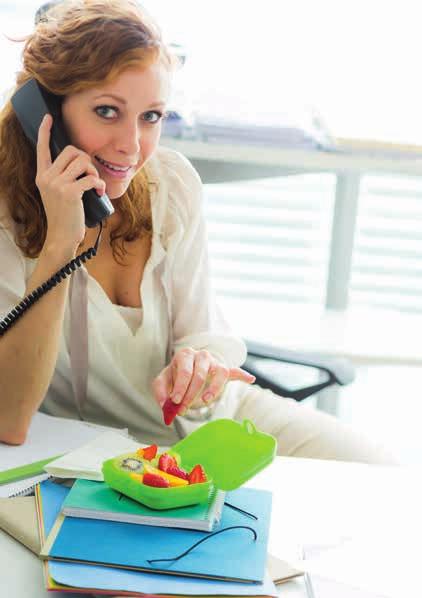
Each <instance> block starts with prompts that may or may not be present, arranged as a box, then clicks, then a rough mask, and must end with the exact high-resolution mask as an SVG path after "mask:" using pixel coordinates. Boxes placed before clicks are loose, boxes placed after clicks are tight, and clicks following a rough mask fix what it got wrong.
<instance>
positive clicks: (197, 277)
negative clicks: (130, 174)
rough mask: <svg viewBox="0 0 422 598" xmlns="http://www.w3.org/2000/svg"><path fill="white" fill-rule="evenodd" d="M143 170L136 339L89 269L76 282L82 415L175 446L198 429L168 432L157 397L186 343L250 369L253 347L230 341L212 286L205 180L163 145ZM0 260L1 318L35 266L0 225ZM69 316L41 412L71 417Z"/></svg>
mask: <svg viewBox="0 0 422 598" xmlns="http://www.w3.org/2000/svg"><path fill="white" fill-rule="evenodd" d="M145 168H146V171H147V174H148V179H149V181H150V182H151V183H152V185H151V209H152V219H153V238H152V248H151V255H150V257H149V259H148V261H147V264H146V266H145V270H144V275H143V279H142V283H141V289H140V291H141V297H142V305H143V319H142V324H141V326H140V327H139V328H138V329H137V330H136V332H135V334H134V333H133V332H132V330H131V329H130V328H129V326H128V324H127V322H126V321H125V318H124V317H122V314H121V313H120V311H119V309H118V308H117V306H115V305H114V304H112V303H111V301H110V299H109V298H108V296H107V295H106V294H105V292H104V290H103V289H102V287H101V286H100V285H99V284H98V283H97V281H96V280H95V279H94V278H92V277H91V276H89V274H88V272H87V270H86V269H85V268H84V267H82V268H81V269H80V271H77V273H76V272H75V273H74V274H73V276H72V278H73V279H75V280H77V279H78V278H81V277H84V276H85V280H86V282H87V302H88V311H87V315H88V346H89V359H88V364H89V366H88V382H87V399H86V401H85V403H84V405H83V408H82V417H83V419H86V420H88V421H93V422H97V423H100V424H104V425H112V426H121V427H126V426H127V427H129V431H130V432H131V433H132V434H134V435H135V436H137V437H138V438H139V439H140V440H143V441H145V442H153V441H155V442H159V443H161V444H172V443H173V442H175V441H177V440H178V439H179V438H180V436H181V435H182V434H184V433H186V432H187V431H189V430H190V429H192V423H191V422H189V421H187V420H186V419H185V418H176V420H175V422H176V425H173V426H170V427H169V428H168V427H166V426H165V425H164V424H163V420H162V412H161V410H160V408H159V406H158V405H157V403H156V401H155V400H154V398H153V396H152V392H151V382H152V380H153V379H154V377H155V376H157V374H158V373H159V372H160V371H161V370H162V369H163V368H164V367H165V365H167V364H168V362H169V359H170V357H171V355H172V354H173V353H174V352H175V350H177V349H179V348H180V347H183V346H190V347H193V348H194V349H201V348H204V349H207V350H208V351H210V352H211V353H212V354H213V355H214V356H216V357H217V358H218V359H219V360H221V361H222V362H224V363H225V364H227V365H228V366H229V367H236V366H239V365H241V364H242V363H243V361H244V360H245V357H246V348H245V345H244V343H243V341H242V340H240V339H237V338H235V337H233V336H232V335H231V334H230V330H229V327H228V325H227V323H226V322H225V321H224V319H223V317H222V315H221V313H220V311H219V309H218V307H217V305H216V302H215V298H214V293H213V291H212V289H211V286H210V278H209V264H208V250H207V237H206V230H205V222H204V216H203V210H202V185H201V181H200V179H199V176H198V174H197V173H196V171H195V170H194V169H193V167H192V165H191V164H190V163H189V162H188V161H187V160H186V158H184V157H183V156H182V155H180V154H179V153H177V152H175V151H173V150H170V149H168V148H164V147H160V148H159V149H158V150H157V151H156V152H155V154H154V156H152V157H151V159H150V160H149V162H148V163H147V164H146V166H145ZM9 228H10V227H9ZM0 256H1V267H0V319H2V318H3V317H4V316H5V315H6V314H7V313H8V312H9V311H10V310H11V309H12V308H13V307H14V306H15V305H16V304H17V303H19V302H20V301H21V300H22V298H23V296H24V293H25V287H26V281H27V280H28V278H29V277H30V276H31V274H32V272H33V270H34V268H35V265H36V260H34V259H29V258H25V257H24V256H23V255H22V253H21V252H20V250H19V249H18V248H17V246H16V245H15V243H14V241H13V232H12V231H11V230H7V228H0ZM94 259H95V258H94ZM75 280H73V281H72V286H73V284H74V283H75V284H76V282H75ZM70 312H71V310H70V301H69V298H68V299H67V302H66V310H65V318H64V326H63V334H62V338H61V343H60V349H59V354H58V359H57V364H56V368H55V372H54V375H53V378H52V381H51V384H50V387H49V391H48V394H47V397H46V399H45V400H44V402H43V405H42V410H43V411H45V412H47V413H50V414H53V415H57V416H63V417H73V418H74V417H78V411H77V408H76V403H75V398H74V393H73V389H72V368H71V362H70V356H69V343H70V337H71V334H70V329H71V326H72V327H74V326H75V324H74V320H73V319H72V317H71V315H70ZM23 317H25V316H23ZM242 386H244V383H241V382H230V383H229V384H228V385H227V387H226V390H225V392H224V394H223V397H222V399H221V400H220V404H219V405H218V407H217V409H216V411H215V413H214V415H213V417H221V416H228V417H231V416H232V415H233V414H234V412H235V410H236V408H237V401H236V400H235V399H236V396H235V395H236V394H239V395H241V394H242V392H240V393H238V392H236V389H239V391H240V390H241V388H240V387H242ZM239 398H240V396H239ZM177 422H178V423H177Z"/></svg>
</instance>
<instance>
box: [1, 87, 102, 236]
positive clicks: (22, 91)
mask: <svg viewBox="0 0 422 598" xmlns="http://www.w3.org/2000/svg"><path fill="white" fill-rule="evenodd" d="M11 101H12V106H13V109H14V111H15V113H16V116H17V117H18V120H19V122H20V124H21V126H22V129H23V131H24V133H25V135H26V136H27V137H28V139H29V140H30V141H31V142H32V144H33V145H34V146H36V144H37V139H38V129H39V126H40V124H41V121H42V119H43V118H44V116H45V114H47V113H50V114H51V116H52V117H53V127H52V130H51V136H50V151H51V158H52V159H53V160H55V159H56V158H57V156H58V155H59V154H60V152H61V151H63V149H64V148H65V147H66V145H70V140H69V138H68V135H67V133H66V130H65V127H64V123H63V119H62V110H61V104H62V99H61V98H60V97H59V96H56V95H54V94H52V93H50V92H49V91H47V90H46V89H45V87H43V86H42V85H40V84H39V83H38V81H36V80H35V79H29V81H27V82H26V83H25V84H24V85H22V87H20V88H19V89H18V90H17V91H16V92H15V94H14V95H13V96H12V100H11ZM82 202H83V205H84V211H85V224H86V226H88V227H89V228H93V227H95V226H97V225H98V224H99V223H100V222H101V221H102V220H104V218H107V217H108V216H111V214H113V212H114V208H113V204H112V203H111V201H110V200H109V198H108V197H107V195H106V194H104V195H101V196H100V195H98V193H97V192H96V191H95V189H90V190H89V191H85V193H84V194H83V196H82Z"/></svg>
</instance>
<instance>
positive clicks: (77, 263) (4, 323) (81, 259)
mask: <svg viewBox="0 0 422 598" xmlns="http://www.w3.org/2000/svg"><path fill="white" fill-rule="evenodd" d="M102 230H103V223H102V222H100V232H99V233H98V237H97V240H96V241H95V245H94V247H90V248H89V249H87V250H86V251H84V252H83V253H81V254H80V255H77V256H76V257H75V258H73V259H72V260H71V261H70V262H68V263H67V264H65V265H64V266H63V268H60V270H58V271H57V272H56V273H55V274H53V276H52V277H51V278H49V279H48V280H47V281H46V282H43V283H42V285H41V286H39V287H38V288H37V289H35V290H34V291H32V293H30V294H29V295H28V296H27V297H25V298H24V299H22V301H21V302H20V303H19V305H17V306H16V307H14V308H13V309H12V311H10V312H9V313H8V314H7V316H6V317H5V318H4V319H3V320H1V321H0V337H2V336H3V334H5V333H6V332H7V331H8V330H9V328H11V327H12V326H13V324H15V323H16V322H17V321H18V320H19V318H21V317H22V316H23V314H24V313H25V312H26V311H27V310H28V309H29V308H30V307H31V306H32V305H34V303H35V302H36V301H38V300H39V299H41V297H42V296H43V295H45V293H47V292H48V291H49V290H50V289H52V288H53V287H55V286H56V285H57V284H59V283H60V282H62V280H64V279H65V278H67V277H68V276H70V274H72V273H73V272H74V271H75V270H76V268H80V267H81V266H82V264H84V263H85V262H86V261H87V260H90V259H92V258H93V257H94V256H96V255H97V250H98V246H99V244H100V240H101V233H102Z"/></svg>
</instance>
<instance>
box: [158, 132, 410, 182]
mask: <svg viewBox="0 0 422 598" xmlns="http://www.w3.org/2000/svg"><path fill="white" fill-rule="evenodd" d="M161 143H162V145H165V146H167V147H171V148H173V149H175V150H177V151H179V152H181V153H182V154H183V155H184V156H186V157H187V158H189V159H190V160H193V161H196V160H201V161H207V162H216V163H222V162H227V163H229V164H237V165H239V166H240V165H254V166H262V167H264V168H268V167H276V168H277V167H278V168H281V169H284V168H286V169H288V170H290V169H292V170H294V171H297V172H333V173H345V174H346V173H347V174H367V173H383V174H404V175H412V176H422V156H421V157H420V158H419V157H415V158H410V157H409V156H408V155H404V156H403V157H399V155H398V157H397V158H396V157H394V158H392V157H384V156H375V155H370V154H368V155H360V154H359V155H356V154H354V153H347V154H346V153H344V154H342V153H338V152H328V151H321V150H300V149H280V148H274V147H264V146H262V147H261V146H257V145H241V144H239V145H234V144H226V143H224V144H223V143H205V142H201V141H189V140H180V139H173V138H171V137H163V138H162V141H161ZM205 182H206V181H205Z"/></svg>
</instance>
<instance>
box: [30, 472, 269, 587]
mask: <svg viewBox="0 0 422 598" xmlns="http://www.w3.org/2000/svg"><path fill="white" fill-rule="evenodd" d="M68 492H69V490H68V489H67V488H64V487H62V486H58V485H57V484H54V483H52V482H43V483H42V484H41V495H42V507H43V512H42V516H43V519H44V525H45V531H46V534H48V533H49V532H50V530H51V527H52V526H53V524H54V521H55V520H56V518H57V516H58V514H59V512H60V509H61V505H62V502H63V500H64V498H65V497H66V495H67V493H68ZM223 535H224V534H223ZM211 541H212V540H210V542H211ZM49 573H50V575H51V577H52V578H53V579H54V580H55V581H56V582H57V583H60V584H63V585H67V586H69V587H70V588H71V587H74V588H95V589H97V590H106V591H107V590H114V591H117V592H118V591H126V592H142V593H145V594H182V595H192V596H195V595H208V596H211V595H226V596H230V595H236V596H243V595H244V596H250V595H256V596H276V595H277V591H276V588H275V586H274V584H273V582H272V581H271V579H270V577H269V575H268V573H266V574H265V578H264V582H263V584H249V583H242V584H239V583H236V582H223V581H215V580H210V579H196V578H188V577H182V576H178V577H170V576H168V575H160V574H156V573H154V574H151V573H143V572H138V571H130V570H124V569H116V568H109V567H101V566H95V565H85V564H78V563H64V562H54V561H50V562H49Z"/></svg>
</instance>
